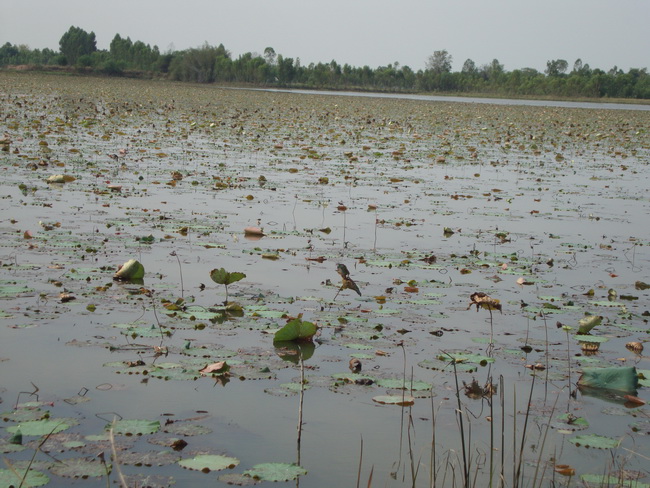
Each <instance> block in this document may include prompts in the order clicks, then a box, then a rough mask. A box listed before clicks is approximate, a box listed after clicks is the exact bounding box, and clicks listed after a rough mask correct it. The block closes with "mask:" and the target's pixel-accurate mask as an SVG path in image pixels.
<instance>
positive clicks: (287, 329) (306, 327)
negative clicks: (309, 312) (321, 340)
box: [273, 317, 318, 343]
mask: <svg viewBox="0 0 650 488" xmlns="http://www.w3.org/2000/svg"><path fill="white" fill-rule="evenodd" d="M317 330H318V327H317V326H316V325H315V324H313V323H312V322H307V321H303V320H302V319H301V318H300V317H298V318H295V319H293V320H291V321H290V322H288V323H287V324H286V325H285V326H284V327H282V328H281V329H280V330H279V331H277V332H276V333H275V336H274V337H273V342H274V343H276V342H283V341H311V338H312V337H313V336H314V334H316V331H317Z"/></svg>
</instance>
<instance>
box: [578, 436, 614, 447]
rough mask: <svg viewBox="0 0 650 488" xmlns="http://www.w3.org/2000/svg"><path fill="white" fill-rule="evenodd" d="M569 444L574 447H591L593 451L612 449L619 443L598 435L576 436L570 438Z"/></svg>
mask: <svg viewBox="0 0 650 488" xmlns="http://www.w3.org/2000/svg"><path fill="white" fill-rule="evenodd" d="M569 442H571V443H573V444H575V445H576V446H582V447H593V448H594V449H614V448H616V447H618V445H619V444H620V443H621V441H620V440H618V439H612V438H611V437H606V436H604V435H598V434H585V435H577V436H575V437H571V438H570V439H569Z"/></svg>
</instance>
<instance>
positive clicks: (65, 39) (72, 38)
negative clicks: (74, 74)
mask: <svg viewBox="0 0 650 488" xmlns="http://www.w3.org/2000/svg"><path fill="white" fill-rule="evenodd" d="M59 49H60V51H61V54H63V55H64V56H65V59H66V61H67V63H68V64H69V65H74V64H77V61H78V60H79V58H80V57H81V56H84V55H91V54H92V53H94V52H95V51H97V40H96V39H95V33H94V32H90V33H88V32H86V31H85V30H83V29H81V28H80V27H74V26H72V27H70V28H69V29H68V31H67V32H66V33H65V34H63V36H61V39H60V40H59Z"/></svg>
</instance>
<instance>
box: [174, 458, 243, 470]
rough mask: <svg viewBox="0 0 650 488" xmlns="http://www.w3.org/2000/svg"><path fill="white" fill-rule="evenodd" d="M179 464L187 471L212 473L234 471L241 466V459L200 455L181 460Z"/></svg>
mask: <svg viewBox="0 0 650 488" xmlns="http://www.w3.org/2000/svg"><path fill="white" fill-rule="evenodd" d="M178 464H179V465H180V466H182V467H183V468H185V469H191V470H194V471H202V472H204V473H209V472H210V471H221V470H223V469H232V468H234V467H235V466H237V465H238V464H239V459H236V458H233V457H228V456H218V455H216V454H199V455H198V456H194V457H193V458H186V459H181V460H180V461H178Z"/></svg>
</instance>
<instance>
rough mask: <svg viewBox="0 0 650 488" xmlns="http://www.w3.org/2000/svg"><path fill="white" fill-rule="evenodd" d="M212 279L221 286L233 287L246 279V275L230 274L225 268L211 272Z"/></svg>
mask: <svg viewBox="0 0 650 488" xmlns="http://www.w3.org/2000/svg"><path fill="white" fill-rule="evenodd" d="M210 278H211V279H212V281H214V282H215V283H217V284H219V285H226V286H227V285H231V284H233V283H236V282H238V281H240V280H243V279H244V278H246V275H245V274H244V273H238V272H232V273H231V272H229V271H226V270H225V269H224V268H219V269H213V270H212V271H210Z"/></svg>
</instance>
